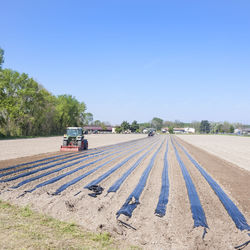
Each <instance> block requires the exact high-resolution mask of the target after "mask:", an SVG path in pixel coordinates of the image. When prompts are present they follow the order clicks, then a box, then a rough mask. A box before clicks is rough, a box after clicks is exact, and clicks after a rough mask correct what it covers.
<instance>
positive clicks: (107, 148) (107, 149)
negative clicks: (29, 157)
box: [0, 139, 145, 178]
mask: <svg viewBox="0 0 250 250" xmlns="http://www.w3.org/2000/svg"><path fill="white" fill-rule="evenodd" d="M140 140H145V139H138V140H133V141H130V142H124V143H120V144H118V145H111V146H107V147H105V148H100V149H99V150H96V151H95V150H94V149H93V150H91V149H90V150H91V151H95V152H93V153H92V154H98V153H101V152H105V151H110V149H112V148H114V149H116V148H118V147H122V146H126V145H133V144H136V143H137V142H138V141H140ZM65 155H66V157H65ZM77 155H81V156H85V155H87V156H89V155H90V154H89V152H80V153H66V154H63V155H57V156H52V157H48V158H43V159H40V160H37V161H32V162H27V163H21V164H18V165H14V166H10V167H7V168H2V169H0V172H2V171H6V170H10V169H15V168H18V167H21V166H25V165H31V164H34V163H38V162H42V161H46V160H51V159H55V158H60V157H61V159H57V160H53V161H48V162H45V163H42V164H37V165H34V166H31V167H28V168H22V169H18V171H12V172H8V173H4V174H0V178H1V177H3V176H6V175H9V174H13V173H16V172H20V171H23V170H27V169H31V168H35V167H38V166H42V165H46V164H49V163H52V162H55V161H60V160H63V159H67V158H69V157H73V156H77Z"/></svg>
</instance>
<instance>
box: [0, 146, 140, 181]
mask: <svg viewBox="0 0 250 250" xmlns="http://www.w3.org/2000/svg"><path fill="white" fill-rule="evenodd" d="M134 144H135V143H133V144H131V145H134ZM131 145H126V146H125V148H126V147H128V146H131ZM114 150H117V149H116V147H115V148H114V149H111V150H110V149H109V150H103V151H98V152H94V153H90V154H84V155H82V154H81V156H79V157H76V158H74V159H70V160H67V161H62V162H59V163H57V164H52V165H49V166H46V167H43V168H40V169H37V170H33V171H30V172H27V173H23V174H20V175H17V176H14V177H11V178H8V179H5V180H0V182H8V181H13V180H16V179H19V178H21V177H25V176H28V175H31V174H34V173H37V172H40V171H43V170H47V169H50V168H52V167H55V166H59V165H62V164H64V163H68V162H70V161H74V160H78V159H81V158H85V157H87V156H90V155H94V156H92V157H88V158H86V159H84V160H87V159H90V158H93V157H98V156H100V155H103V154H106V153H109V152H112V151H114ZM78 155H79V154H78ZM73 156H74V155H73ZM73 156H72V157H73ZM67 158H69V157H67ZM60 160H62V159H60ZM46 164H48V162H47V163H41V164H38V165H35V166H32V167H27V168H22V169H18V170H15V171H12V172H9V173H5V174H2V175H0V177H3V176H7V175H10V174H13V173H18V172H20V171H24V170H27V169H32V168H34V167H38V166H42V165H46ZM73 165H74V164H73Z"/></svg>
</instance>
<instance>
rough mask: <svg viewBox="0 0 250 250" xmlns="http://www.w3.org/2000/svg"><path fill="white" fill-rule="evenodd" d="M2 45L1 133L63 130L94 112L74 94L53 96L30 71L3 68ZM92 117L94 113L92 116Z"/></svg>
mask: <svg viewBox="0 0 250 250" xmlns="http://www.w3.org/2000/svg"><path fill="white" fill-rule="evenodd" d="M3 62H4V51H3V50H2V49H1V48H0V100H1V101H0V136H1V137H5V136H38V135H42V136H47V135H57V134H62V133H63V132H64V130H65V128H66V127H67V126H83V125H85V124H86V123H87V122H88V119H89V117H90V116H91V115H92V114H91V113H86V112H85V111H86V105H85V103H84V102H79V101H78V100H77V99H76V98H75V97H73V96H71V95H59V96H54V95H53V94H51V93H50V92H49V91H48V90H46V89H45V88H44V87H43V86H42V85H41V84H39V83H37V82H36V81H35V80H34V79H33V78H30V77H29V76H28V74H25V73H19V72H17V71H14V70H12V69H3V68H2V64H3ZM92 117H93V116H92Z"/></svg>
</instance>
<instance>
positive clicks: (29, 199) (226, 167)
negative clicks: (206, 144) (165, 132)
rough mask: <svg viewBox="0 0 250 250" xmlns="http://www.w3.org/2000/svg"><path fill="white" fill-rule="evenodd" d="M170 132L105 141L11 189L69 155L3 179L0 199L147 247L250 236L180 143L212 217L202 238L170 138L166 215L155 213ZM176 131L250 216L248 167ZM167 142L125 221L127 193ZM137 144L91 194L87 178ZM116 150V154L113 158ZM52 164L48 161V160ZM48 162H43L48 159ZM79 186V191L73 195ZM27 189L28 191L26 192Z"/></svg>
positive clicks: (228, 243) (196, 245)
mask: <svg viewBox="0 0 250 250" xmlns="http://www.w3.org/2000/svg"><path fill="white" fill-rule="evenodd" d="M167 138H168V137H166V136H154V137H150V138H144V139H140V140H137V141H132V142H127V143H124V144H121V145H119V146H117V147H116V146H112V147H110V148H109V147H107V148H105V150H107V151H105V152H102V154H100V153H99V154H96V155H95V157H93V158H89V159H87V160H86V161H84V162H82V163H76V164H75V165H71V166H69V167H68V168H64V169H62V170H60V171H59V172H55V173H52V174H50V175H47V176H44V177H42V178H40V179H37V180H34V181H32V182H29V183H27V184H25V185H23V186H21V187H19V188H17V189H12V188H11V187H12V186H13V185H16V184H18V183H19V182H21V181H23V180H27V179H29V178H31V177H34V176H38V175H39V174H41V173H47V172H48V171H49V170H51V169H52V170H53V169H56V168H58V167H60V166H66V165H65V164H66V163H64V164H62V165H57V166H51V168H50V169H49V170H41V171H39V172H37V173H34V174H32V175H29V176H26V177H21V178H19V179H16V180H13V181H9V182H3V183H0V192H1V193H0V199H3V200H6V201H9V202H11V203H15V204H18V205H29V206H31V207H32V208H33V209H34V210H37V211H39V212H43V213H46V214H49V215H51V216H54V217H56V218H58V219H62V220H66V221H69V222H76V223H78V224H80V225H81V226H83V227H84V228H85V229H87V230H91V231H94V232H98V231H108V232H110V233H111V235H113V236H114V237H116V238H118V239H120V240H122V241H126V242H128V243H129V244H134V245H138V246H140V247H142V248H143V249H174V250H175V249H233V247H235V246H237V245H240V244H241V243H243V242H246V241H247V240H249V236H248V235H247V233H246V232H241V231H240V230H238V229H237V228H236V226H235V224H234V222H233V221H232V219H231V217H229V215H228V214H227V212H226V210H225V208H224V207H223V205H222V204H221V202H220V201H219V199H218V197H217V196H216V195H215V194H214V192H213V190H212V189H211V188H210V186H209V185H208V184H207V182H206V181H205V179H204V178H203V177H202V176H201V174H200V173H199V172H198V170H197V169H196V168H195V167H194V166H193V165H192V163H191V162H190V161H189V159H188V158H187V157H186V155H185V154H184V153H183V152H182V151H181V150H180V148H179V147H177V149H178V151H179V154H180V157H181V158H182V160H183V162H184V164H185V166H186V167H187V169H188V171H189V173H190V176H191V178H192V180H193V182H194V184H195V187H196V190H197V193H198V195H199V197H200V200H201V204H202V206H203V208H204V211H205V214H206V217H207V222H208V225H209V229H208V233H207V234H206V236H205V238H204V239H202V234H203V228H201V227H199V228H193V225H194V222H193V219H192V214H191V210H190V203H189V199H188V196H187V190H186V186H185V181H184V179H183V176H182V172H181V170H180V166H179V164H178V162H177V160H176V156H175V152H174V149H173V146H172V143H171V141H170V140H169V153H168V164H169V182H170V190H169V202H168V205H167V211H166V215H165V216H164V217H157V216H156V215H155V214H154V211H155V208H156V205H157V202H158V197H159V194H160V189H161V176H162V170H163V157H164V153H165V150H166V141H167ZM177 139H178V141H179V143H181V144H182V145H183V146H184V147H185V148H186V149H187V150H188V152H189V153H190V154H191V155H192V156H193V157H194V158H195V159H196V160H197V161H198V162H199V163H200V164H201V165H202V166H203V167H204V169H205V170H206V171H207V172H208V173H209V174H210V175H211V176H213V178H214V179H215V180H216V181H217V182H218V183H219V184H220V186H221V187H222V188H223V189H224V191H225V192H226V193H227V194H228V195H229V196H230V198H231V199H232V200H233V201H234V203H235V204H236V205H237V206H238V208H239V209H240V210H241V211H242V213H243V214H244V216H245V217H246V219H247V221H248V222H249V219H250V213H249V212H250V211H249V207H250V200H249V190H250V182H249V179H250V172H249V171H246V170H244V169H241V168H239V167H237V166H236V165H234V164H233V163H230V162H227V161H225V160H223V159H220V158H218V157H216V156H214V155H212V154H209V153H207V152H206V151H205V150H202V149H200V148H197V147H195V146H193V145H191V144H189V143H187V142H184V141H182V140H180V139H179V138H177ZM162 142H164V144H163V146H162V148H161V150H160V151H159V153H158V154H157V157H156V159H155V162H154V165H153V168H152V170H151V172H150V174H149V177H148V180H147V183H146V186H145V187H144V190H143V193H142V195H141V197H140V204H139V205H138V206H137V208H136V209H135V210H134V212H133V214H132V217H131V218H128V217H125V216H123V215H121V216H120V217H119V219H120V220H121V221H123V222H125V223H127V225H125V224H122V223H121V222H120V221H119V220H117V219H116V212H117V211H118V210H119V209H120V208H121V206H122V205H123V204H124V202H125V201H126V199H127V197H128V196H129V194H130V193H131V192H132V191H133V190H134V188H135V187H136V185H137V183H138V181H139V179H140V177H141V176H142V173H143V172H144V170H145V169H146V167H147V166H148V164H149V162H150V160H151V158H152V156H153V154H154V153H155V152H156V150H157V148H159V146H160V144H161V143H162ZM150 147H153V150H152V151H151V152H150V153H148V154H147V156H146V157H145V158H144V160H143V161H142V162H141V163H140V164H139V165H138V167H137V168H136V169H135V170H134V171H133V172H132V173H131V174H130V175H129V176H128V178H127V179H126V180H125V182H124V183H123V184H122V185H121V187H120V189H119V190H118V191H117V192H116V193H109V194H108V195H107V190H108V188H109V187H110V186H111V185H112V184H113V183H114V182H115V181H116V180H117V179H118V178H119V177H121V176H122V175H123V174H124V173H125V172H126V171H127V170H128V169H129V168H130V167H131V166H132V165H133V164H134V163H135V162H136V161H137V160H138V159H139V157H140V156H141V155H143V154H144V153H145V152H146V150H148V149H149V148H150ZM102 150H103V149H102ZM139 150H142V151H141V152H139V153H138V154H137V155H136V156H135V157H133V158H132V159H130V160H129V161H127V162H126V163H125V164H124V165H123V166H121V167H120V168H119V169H117V170H116V171H115V172H113V173H112V174H111V175H110V176H108V177H107V178H106V179H104V180H103V181H101V183H100V185H101V186H102V187H103V188H104V192H103V193H102V194H101V195H99V196H97V198H93V197H90V196H89V195H88V194H89V193H90V191H88V190H86V189H84V188H83V187H84V186H85V185H87V184H88V183H90V182H91V181H93V180H95V179H96V178H98V177H99V176H101V175H102V174H104V173H106V172H107V171H108V170H110V169H112V168H113V167H114V166H116V165H117V164H118V163H121V162H122V161H123V160H124V159H126V158H127V157H129V156H130V155H132V154H134V153H135V152H137V151H139ZM90 152H91V153H93V152H96V153H97V152H99V149H93V150H91V151H89V152H84V153H81V154H79V153H78V154H76V156H75V157H77V156H81V155H82V156H84V155H85V154H88V153H90ZM104 156H106V158H105V159H102V158H103V157H104ZM37 157H38V156H36V157H34V159H37ZM114 157H116V158H115V159H113V158H114ZM24 159H25V158H22V159H15V160H9V161H8V160H6V161H2V162H0V165H1V166H11V165H13V164H18V163H22V162H24ZM26 159H27V161H28V160H31V159H32V157H29V158H26ZM112 159H113V160H112ZM96 160H100V161H98V162H96V163H93V164H90V165H88V166H86V168H84V169H81V170H79V171H77V172H74V173H72V174H71V175H67V176H66V177H64V178H62V179H60V180H58V181H56V182H54V183H52V184H49V185H46V186H44V187H41V188H38V189H37V190H35V191H33V192H31V193H25V192H24V191H26V190H30V189H31V188H34V187H35V186H36V185H38V184H40V183H42V182H44V181H47V180H49V179H52V178H54V177H57V176H59V175H61V174H63V173H67V172H68V171H70V170H74V169H76V168H77V167H79V166H82V165H85V164H87V163H91V162H93V161H96ZM110 160H112V161H110ZM107 161H108V162H107ZM60 162H61V160H59V161H58V163H60ZM74 162H76V160H74V157H73V158H71V160H70V162H69V163H74ZM105 162H107V164H106V165H104V166H103V167H101V168H100V169H98V170H97V171H96V172H93V173H92V174H90V175H88V176H87V177H86V178H84V179H81V180H80V181H79V182H77V183H75V184H74V185H72V186H70V187H69V188H68V189H66V190H64V191H63V192H62V193H61V194H60V195H57V196H55V195H52V193H53V192H54V191H55V190H57V189H58V188H59V187H60V186H62V185H63V184H65V183H67V182H68V181H71V180H73V179H74V178H76V177H79V176H80V175H82V174H84V173H86V172H88V171H90V170H92V169H94V168H95V167H97V166H99V165H100V164H103V163H105ZM1 163H3V164H1ZM47 165H48V166H50V164H47ZM47 165H46V164H45V166H47ZM29 166H32V165H29ZM21 168H22V167H18V169H21ZM40 168H41V166H38V167H36V168H35V169H40ZM9 171H10V170H5V171H1V172H0V174H1V173H8V172H9ZM29 171H31V170H22V171H20V172H18V173H13V174H10V175H8V176H5V177H0V180H3V179H6V178H8V177H10V176H17V175H19V174H21V173H28V172H29ZM78 192H80V193H79V194H78V195H76V196H75V194H77V193H78ZM21 194H24V195H23V196H21V197H20V195H21Z"/></svg>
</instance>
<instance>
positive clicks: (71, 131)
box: [67, 127, 83, 138]
mask: <svg viewBox="0 0 250 250" xmlns="http://www.w3.org/2000/svg"><path fill="white" fill-rule="evenodd" d="M79 136H83V130H82V128H78V127H68V128H67V137H75V138H76V137H79Z"/></svg>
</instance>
